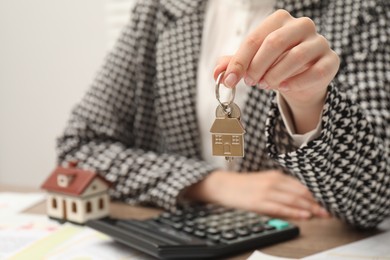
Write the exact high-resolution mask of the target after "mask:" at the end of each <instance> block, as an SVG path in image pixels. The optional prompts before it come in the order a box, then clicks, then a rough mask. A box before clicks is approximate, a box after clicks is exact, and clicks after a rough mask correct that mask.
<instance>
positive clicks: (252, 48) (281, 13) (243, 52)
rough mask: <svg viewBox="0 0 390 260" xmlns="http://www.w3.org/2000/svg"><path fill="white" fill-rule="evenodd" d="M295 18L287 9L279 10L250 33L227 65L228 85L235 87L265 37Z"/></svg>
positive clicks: (226, 82) (226, 77) (226, 78)
mask: <svg viewBox="0 0 390 260" xmlns="http://www.w3.org/2000/svg"><path fill="white" fill-rule="evenodd" d="M290 19H293V18H292V17H291V15H290V14H289V13H288V12H287V11H285V10H278V11H276V12H274V13H273V14H271V15H270V16H269V17H267V18H266V19H265V20H264V22H263V23H262V24H261V25H260V26H259V27H257V28H256V30H255V31H253V32H252V33H250V34H249V35H248V37H247V38H246V39H245V40H244V42H243V43H242V44H241V45H240V47H239V49H238V51H237V52H236V54H235V55H234V56H233V58H232V59H231V60H230V62H229V65H228V66H227V69H226V73H225V75H224V78H223V81H224V83H225V85H226V86H228V87H234V86H235V85H236V84H237V82H238V81H239V80H240V79H241V78H242V77H243V76H244V74H245V72H246V70H247V69H248V67H249V64H250V62H251V61H252V59H253V57H254V56H255V54H256V53H257V51H258V50H259V47H260V46H261V44H262V43H263V41H264V39H265V38H266V37H267V36H268V35H269V34H270V33H271V32H273V31H275V30H277V29H279V28H280V27H282V26H283V25H284V24H285V23H286V21H288V20H290Z"/></svg>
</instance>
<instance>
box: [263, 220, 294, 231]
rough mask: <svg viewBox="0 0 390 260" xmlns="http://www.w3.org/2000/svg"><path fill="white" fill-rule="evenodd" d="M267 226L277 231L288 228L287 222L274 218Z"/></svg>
mask: <svg viewBox="0 0 390 260" xmlns="http://www.w3.org/2000/svg"><path fill="white" fill-rule="evenodd" d="M267 224H268V225H270V226H272V227H274V228H276V229H278V230H280V229H284V228H286V227H288V226H289V224H288V222H286V221H284V220H281V219H276V218H274V219H271V220H269V221H268V223H267Z"/></svg>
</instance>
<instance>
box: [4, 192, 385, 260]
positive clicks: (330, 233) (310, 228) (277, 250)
mask: <svg viewBox="0 0 390 260" xmlns="http://www.w3.org/2000/svg"><path fill="white" fill-rule="evenodd" d="M0 191H16V192H32V191H37V189H36V188H35V189H34V188H17V187H4V186H0ZM25 212H26V213H34V214H45V203H44V202H42V203H39V204H38V205H35V206H33V207H31V208H29V209H27V210H25ZM159 212H161V211H160V210H157V209H153V208H146V207H135V206H129V205H126V204H123V203H118V202H112V203H111V207H110V215H111V216H112V217H115V218H135V219H144V218H148V217H152V216H156V215H157V214H158V213H159ZM291 222H293V223H295V224H296V225H298V226H299V228H300V230H301V234H300V236H299V237H297V238H295V239H292V240H288V241H286V242H282V243H278V244H274V245H271V246H267V247H263V248H261V251H262V252H263V253H266V254H270V255H274V256H282V257H290V258H301V257H304V256H308V255H312V254H315V253H318V252H321V251H324V250H327V249H330V248H333V247H336V246H341V245H344V244H347V243H351V242H353V241H357V240H360V239H363V238H366V237H369V236H372V235H375V234H378V233H380V232H381V230H378V229H376V230H370V231H359V230H355V229H353V228H352V227H349V226H347V225H345V224H343V223H342V222H341V221H339V220H337V219H335V218H330V219H318V218H313V219H310V220H302V221H296V220H291ZM251 254H252V251H251V252H247V253H244V254H241V255H237V256H235V257H231V258H229V259H230V260H238V259H247V258H248V257H249V256H250V255H251Z"/></svg>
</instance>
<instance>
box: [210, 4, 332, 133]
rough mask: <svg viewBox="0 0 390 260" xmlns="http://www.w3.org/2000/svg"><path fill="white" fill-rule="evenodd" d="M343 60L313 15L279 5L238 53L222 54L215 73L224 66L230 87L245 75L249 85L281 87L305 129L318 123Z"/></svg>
mask: <svg viewBox="0 0 390 260" xmlns="http://www.w3.org/2000/svg"><path fill="white" fill-rule="evenodd" d="M339 63H340V61H339V57H338V55H337V54H336V53H335V52H334V51H333V50H332V49H330V47H329V44H328V41H327V40H326V39H325V38H324V37H323V36H322V35H319V34H318V33H317V32H316V27H315V24H314V22H313V21H312V20H310V19H309V18H307V17H302V18H294V17H292V16H291V15H290V14H289V13H288V12H287V11H285V10H278V11H276V12H274V13H273V14H272V15H270V16H269V17H267V18H266V19H265V20H264V22H263V23H262V24H261V25H260V26H258V27H257V28H256V29H255V30H254V31H253V32H251V33H250V34H249V35H248V36H247V37H246V39H245V40H244V41H243V43H242V44H241V46H240V48H239V49H238V51H237V52H236V54H235V55H233V56H229V57H228V56H226V57H223V58H222V59H221V60H220V62H219V63H218V64H217V66H216V68H215V71H214V77H215V78H216V77H217V76H218V75H219V73H220V72H222V71H226V72H225V74H224V78H223V82H224V84H225V85H226V86H228V87H234V86H235V85H236V84H237V83H238V81H239V80H240V79H241V78H244V80H245V83H246V84H247V85H249V86H254V85H257V86H258V87H260V88H263V89H275V90H279V91H280V93H281V95H282V96H283V98H284V99H285V101H286V102H287V104H288V105H289V107H290V109H291V112H292V116H293V119H294V122H295V127H296V131H297V133H298V134H303V133H305V132H307V131H310V130H312V129H314V128H315V127H316V125H317V123H318V120H319V118H320V113H321V111H322V107H323V104H324V100H325V97H326V91H327V86H328V85H329V83H330V81H331V80H332V79H333V77H334V76H335V74H336V73H337V70H338V68H339ZM305 121H309V122H305Z"/></svg>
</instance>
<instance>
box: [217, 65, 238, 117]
mask: <svg viewBox="0 0 390 260" xmlns="http://www.w3.org/2000/svg"><path fill="white" fill-rule="evenodd" d="M224 74H225V71H222V72H221V73H219V75H218V78H217V82H216V83H215V97H216V98H217V100H218V103H219V104H220V105H221V107H222V108H223V111H224V112H225V114H227V115H230V113H231V111H230V104H231V103H233V101H234V97H235V95H236V88H232V92H231V94H230V98H229V100H228V101H227V102H221V100H220V95H219V85H220V84H221V80H222V78H223V75H224Z"/></svg>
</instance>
